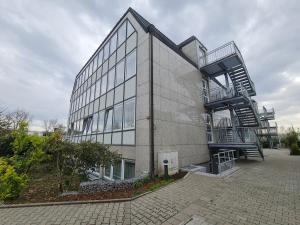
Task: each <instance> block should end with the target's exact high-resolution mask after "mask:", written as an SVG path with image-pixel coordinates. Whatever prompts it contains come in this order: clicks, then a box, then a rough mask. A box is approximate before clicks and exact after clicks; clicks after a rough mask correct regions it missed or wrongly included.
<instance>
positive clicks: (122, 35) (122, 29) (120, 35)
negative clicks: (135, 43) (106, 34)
mask: <svg viewBox="0 0 300 225" xmlns="http://www.w3.org/2000/svg"><path fill="white" fill-rule="evenodd" d="M125 39H126V22H124V23H123V24H122V26H121V27H120V28H119V30H118V46H120V45H121V44H122V43H123V42H124V41H125Z"/></svg>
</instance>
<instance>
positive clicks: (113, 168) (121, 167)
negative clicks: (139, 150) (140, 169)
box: [104, 159, 135, 180]
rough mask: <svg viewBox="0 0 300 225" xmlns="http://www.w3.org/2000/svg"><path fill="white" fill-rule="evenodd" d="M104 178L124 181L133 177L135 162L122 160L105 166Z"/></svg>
mask: <svg viewBox="0 0 300 225" xmlns="http://www.w3.org/2000/svg"><path fill="white" fill-rule="evenodd" d="M104 177H105V178H106V179H109V180H124V179H130V178H133V177H135V162H134V161H133V160H128V159H122V160H120V161H117V162H115V163H113V164H110V165H107V166H106V167H105V169H104Z"/></svg>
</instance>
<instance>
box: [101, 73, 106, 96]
mask: <svg viewBox="0 0 300 225" xmlns="http://www.w3.org/2000/svg"><path fill="white" fill-rule="evenodd" d="M106 85H107V75H104V76H103V77H102V83H101V95H102V94H104V93H106Z"/></svg>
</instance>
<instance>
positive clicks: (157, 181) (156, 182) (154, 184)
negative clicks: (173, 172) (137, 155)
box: [133, 178, 174, 196]
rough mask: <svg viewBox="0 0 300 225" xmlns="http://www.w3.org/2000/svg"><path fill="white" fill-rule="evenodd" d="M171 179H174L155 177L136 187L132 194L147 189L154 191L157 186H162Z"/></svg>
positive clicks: (134, 194) (171, 179)
mask: <svg viewBox="0 0 300 225" xmlns="http://www.w3.org/2000/svg"><path fill="white" fill-rule="evenodd" d="M173 181H174V179H173V178H170V179H167V180H162V179H159V178H156V179H155V180H154V181H152V182H150V183H148V184H145V185H144V186H142V187H140V188H137V190H136V191H134V193H133V196H138V195H141V194H143V193H145V192H148V191H155V190H157V189H159V188H162V187H164V186H166V185H168V184H170V183H172V182H173Z"/></svg>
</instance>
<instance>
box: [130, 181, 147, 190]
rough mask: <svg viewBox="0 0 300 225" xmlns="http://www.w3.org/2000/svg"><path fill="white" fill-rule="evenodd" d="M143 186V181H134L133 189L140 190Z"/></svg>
mask: <svg viewBox="0 0 300 225" xmlns="http://www.w3.org/2000/svg"><path fill="white" fill-rule="evenodd" d="M143 185H144V183H143V181H141V180H137V181H135V182H134V183H133V187H134V188H135V189H137V188H140V187H143Z"/></svg>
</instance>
